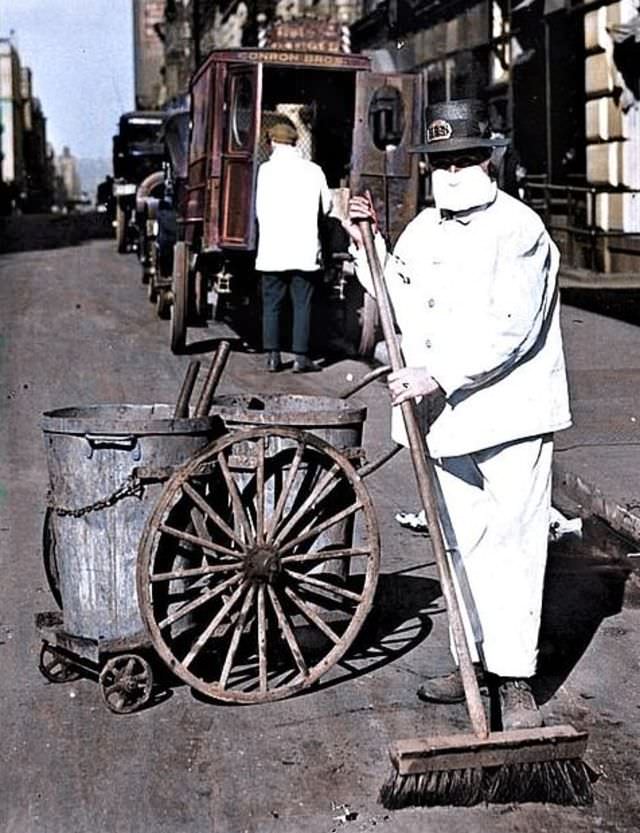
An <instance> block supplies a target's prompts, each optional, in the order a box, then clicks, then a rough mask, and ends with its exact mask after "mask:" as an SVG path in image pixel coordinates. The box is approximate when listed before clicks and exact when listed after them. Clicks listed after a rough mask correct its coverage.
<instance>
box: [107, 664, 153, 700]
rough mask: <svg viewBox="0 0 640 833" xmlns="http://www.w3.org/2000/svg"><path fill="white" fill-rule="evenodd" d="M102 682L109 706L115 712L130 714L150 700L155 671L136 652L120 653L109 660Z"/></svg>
mask: <svg viewBox="0 0 640 833" xmlns="http://www.w3.org/2000/svg"><path fill="white" fill-rule="evenodd" d="M99 682H100V689H101V691H102V697H103V699H104V702H105V703H106V704H107V708H108V709H110V710H111V711H112V712H114V713H115V714H130V713H131V712H135V711H137V710H138V709H141V708H142V707H143V706H144V705H145V704H146V703H148V702H149V698H150V697H151V690H152V688H153V673H152V671H151V666H150V665H149V663H148V662H147V661H146V660H145V659H143V658H142V657H140V656H138V655H137V654H120V655H119V656H117V657H112V658H111V659H109V660H107V662H106V663H105V664H104V667H103V669H102V671H101V672H100V679H99Z"/></svg>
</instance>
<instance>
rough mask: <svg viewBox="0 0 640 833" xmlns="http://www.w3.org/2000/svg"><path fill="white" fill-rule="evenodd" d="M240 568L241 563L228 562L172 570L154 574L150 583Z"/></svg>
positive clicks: (208, 574)
mask: <svg viewBox="0 0 640 833" xmlns="http://www.w3.org/2000/svg"><path fill="white" fill-rule="evenodd" d="M240 567H242V562H241V561H229V562H228V563H227V564H208V565H206V566H205V567H194V568H193V569H187V570H173V571H172V572H170V573H156V574H155V576H151V577H150V579H149V580H150V581H152V582H157V581H174V580H175V579H181V578H198V577H200V576H210V575H213V574H215V573H228V572H230V571H231V570H238V569H240Z"/></svg>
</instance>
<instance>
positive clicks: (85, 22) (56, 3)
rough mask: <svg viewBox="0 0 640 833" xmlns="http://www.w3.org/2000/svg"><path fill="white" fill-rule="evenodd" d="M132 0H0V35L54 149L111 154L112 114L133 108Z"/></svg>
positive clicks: (88, 154) (114, 123)
mask: <svg viewBox="0 0 640 833" xmlns="http://www.w3.org/2000/svg"><path fill="white" fill-rule="evenodd" d="M131 8H132V0H0V36H1V37H8V36H9V34H10V32H11V30H13V36H12V37H13V41H14V45H15V46H16V47H17V49H18V52H19V54H20V60H21V62H22V65H23V66H28V67H30V68H31V70H32V79H33V87H34V94H35V95H36V96H37V97H38V98H39V99H40V101H41V102H42V108H43V110H44V114H45V116H46V118H47V138H48V140H49V141H50V142H51V143H52V144H53V146H54V148H55V150H56V152H57V153H60V151H61V150H62V146H63V145H68V146H69V148H70V149H71V152H72V153H73V154H74V156H78V157H95V158H105V159H110V158H111V137H112V136H113V134H114V132H115V130H116V126H117V121H118V116H119V115H120V113H122V112H124V111H126V110H132V109H133V106H134V104H133V98H134V94H133V23H132V11H131Z"/></svg>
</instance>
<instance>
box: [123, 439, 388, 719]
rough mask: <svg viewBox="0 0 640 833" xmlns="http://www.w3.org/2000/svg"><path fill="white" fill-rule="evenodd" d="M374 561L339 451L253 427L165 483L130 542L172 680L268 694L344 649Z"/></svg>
mask: <svg viewBox="0 0 640 833" xmlns="http://www.w3.org/2000/svg"><path fill="white" fill-rule="evenodd" d="M354 535H355V536H356V537H357V542H356V543H354V540H356V539H354ZM379 561H380V546H379V538H378V528H377V523H376V518H375V513H374V509H373V506H372V502H371V498H370V497H369V494H368V492H367V490H366V488H365V486H364V484H363V483H362V481H361V479H360V478H359V477H358V474H357V471H356V470H355V468H354V467H353V465H352V464H351V463H350V462H349V460H348V458H347V457H346V456H345V455H343V454H342V453H340V452H339V451H337V450H336V449H335V448H334V447H333V446H331V445H329V444H328V443H327V442H325V441H323V440H321V439H318V438H317V437H315V436H314V435H312V434H309V433H307V432H305V431H300V430H298V429H293V428H254V429H249V430H246V431H239V432H235V433H233V434H231V435H225V436H224V437H222V438H221V439H219V440H217V441H216V442H214V443H213V444H212V445H210V446H209V447H208V448H207V449H206V450H205V451H204V452H202V453H201V454H199V455H198V456H197V457H195V458H193V460H191V461H190V462H189V463H187V464H186V465H185V466H183V468H182V469H180V470H179V471H178V472H176V474H174V475H173V477H172V478H171V480H169V482H168V483H167V484H166V486H165V488H164V489H163V492H162V494H161V496H160V499H159V500H158V503H157V504H156V506H155V508H154V511H153V512H152V514H151V516H150V518H149V520H148V522H147V526H146V529H145V532H144V535H143V537H142V540H141V542H140V549H139V557H138V576H137V579H138V599H139V603H140V609H141V613H142V617H143V619H144V621H145V623H146V626H147V628H148V630H149V634H150V637H151V640H152V642H153V645H154V647H155V649H156V650H157V652H158V654H159V655H160V656H161V657H162V658H163V659H164V660H165V662H166V663H167V664H168V665H169V667H170V668H171V669H172V671H173V672H174V673H175V674H176V675H177V676H178V677H180V678H181V679H182V680H184V682H186V683H188V684H189V685H190V686H192V687H193V688H194V689H196V690H198V691H200V692H201V693H203V694H205V695H207V696H209V697H212V698H215V699H219V700H225V701H229V702H235V703H259V702H266V701H271V700H278V699H281V698H283V697H287V696H289V695H292V694H294V693H296V692H299V691H301V690H302V689H305V688H307V687H308V686H310V685H312V684H313V683H314V682H316V681H317V680H318V679H319V678H320V677H321V676H322V675H323V674H324V673H325V672H327V671H328V670H329V669H330V668H331V667H332V666H333V665H334V664H335V663H336V662H337V661H338V660H339V659H340V658H341V657H342V655H343V654H344V652H345V651H346V650H347V648H348V647H349V646H350V644H351V643H352V641H353V640H354V638H355V636H356V634H357V633H358V631H359V629H360V627H361V625H362V623H363V621H364V619H365V617H366V615H367V613H368V611H369V609H370V607H371V604H372V601H373V595H374V592H375V586H376V582H377V578H378V569H379Z"/></svg>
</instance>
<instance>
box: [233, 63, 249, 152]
mask: <svg viewBox="0 0 640 833" xmlns="http://www.w3.org/2000/svg"><path fill="white" fill-rule="evenodd" d="M234 82H235V83H234V85H233V93H232V100H231V147H232V149H233V150H242V149H244V148H246V146H247V144H248V143H249V141H250V138H251V125H252V114H253V85H252V83H251V79H250V78H249V76H247V75H239V76H237V77H236V78H235V79H234Z"/></svg>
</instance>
